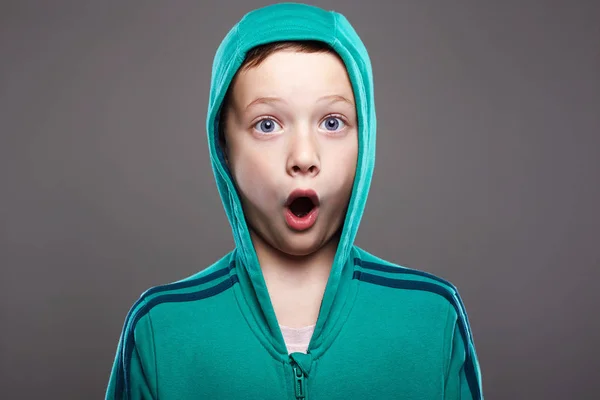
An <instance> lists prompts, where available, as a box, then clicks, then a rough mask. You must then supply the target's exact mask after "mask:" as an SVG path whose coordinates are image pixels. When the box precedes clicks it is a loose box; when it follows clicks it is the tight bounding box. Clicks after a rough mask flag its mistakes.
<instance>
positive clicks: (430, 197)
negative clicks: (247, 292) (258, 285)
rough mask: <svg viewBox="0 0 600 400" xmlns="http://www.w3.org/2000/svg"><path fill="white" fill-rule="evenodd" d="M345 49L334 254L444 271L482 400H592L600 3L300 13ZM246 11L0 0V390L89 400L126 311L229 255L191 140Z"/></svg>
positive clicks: (211, 5)
mask: <svg viewBox="0 0 600 400" xmlns="http://www.w3.org/2000/svg"><path fill="white" fill-rule="evenodd" d="M312 3H313V4H316V5H320V6H322V7H324V8H328V9H335V10H337V11H340V12H342V13H343V14H345V15H346V16H347V17H348V19H349V20H350V21H351V23H352V24H353V25H354V27H355V28H356V30H357V31H358V32H359V34H360V35H361V37H362V39H363V40H364V42H365V44H366V46H367V48H368V49H369V52H370V55H371V58H372V61H373V67H374V73H375V86H376V88H375V89H376V104H377V112H378V124H379V132H378V146H377V151H378V158H377V162H376V168H375V177H374V181H373V185H372V191H371V194H370V197H369V201H368V203H367V204H368V206H367V209H366V212H365V216H364V219H363V221H364V222H363V224H362V226H361V229H360V230H359V235H358V240H357V243H358V244H359V245H360V246H362V247H364V248H365V249H367V250H369V251H371V252H373V253H375V254H377V255H379V256H381V257H383V258H386V259H389V260H391V261H394V262H397V263H400V264H402V265H405V266H409V267H413V268H418V269H423V270H426V271H429V272H433V273H435V274H438V275H440V276H442V277H445V278H447V279H449V280H451V281H452V282H454V283H455V284H456V285H457V286H458V288H459V290H460V293H461V294H462V297H463V299H464V301H465V303H466V306H467V310H468V312H469V316H470V319H471V323H472V329H473V333H474V337H475V341H476V346H477V350H478V353H479V357H480V362H481V368H482V372H483V380H484V388H485V391H484V393H485V394H486V397H487V398H488V399H592V398H598V397H597V396H598V393H599V392H600V379H599V377H598V373H599V372H600V350H599V349H598V347H599V346H600V344H599V343H598V339H600V321H599V320H600V317H599V316H598V315H599V313H600V312H599V311H598V307H599V305H600V294H599V293H600V290H599V289H598V282H599V279H600V255H599V254H600V252H599V247H600V240H599V239H600V212H599V211H598V207H599V205H600V184H599V180H600V161H599V160H600V157H599V153H600V151H599V149H600V23H599V21H600V4H599V3H600V2H597V1H596V2H594V1H566V0H565V1H545V2H542V1H537V2H534V1H493V2H492V1H485V2H482V1H475V0H473V1H459V2H448V1H445V0H444V1H442V0H439V1H401V2H396V3H395V4H393V3H392V2H388V1H368V2H360V1H341V0H340V1H320V2H318V1H313V2H312ZM266 4H268V2H266V1H246V0H244V1H237V2H233V1H218V2H217V1H212V2H207V1H202V2H200V1H170V2H167V1H163V2H158V1H153V2H149V1H148V2H142V1H128V2H123V1H96V2H85V1H83V2H82V1H70V2H69V1H52V2H49V1H48V2H46V1H41V0H40V1H13V2H7V1H3V2H2V3H1V6H0V51H1V53H0V68H1V69H0V95H1V97H0V135H1V136H0V140H1V142H0V190H1V196H0V268H1V269H0V274H1V275H0V388H1V390H0V397H2V398H3V399H21V398H22V399H34V398H36V399H37V398H48V399H76V398H86V399H87V398H90V399H91V398H101V397H103V395H104V389H105V385H106V383H107V381H108V375H109V372H110V368H111V365H112V361H113V357H114V355H115V350H116V346H117V340H118V336H119V332H120V330H121V327H122V324H123V321H124V318H125V315H126V313H127V310H128V308H129V307H130V306H131V304H132V303H133V302H134V301H135V300H136V298H137V297H138V296H139V294H140V293H141V292H142V291H144V290H145V289H146V288H148V287H150V286H153V285H157V284H162V283H167V282H170V281H173V280H177V279H180V278H183V277H185V276H187V275H190V274H192V273H194V272H196V271H198V270H199V269H202V268H204V267H206V266H207V265H209V264H211V263H212V262H213V261H215V260H216V259H218V258H219V257H220V256H222V255H223V254H224V253H226V252H227V251H229V250H230V249H231V247H232V244H233V241H232V238H231V232H230V230H229V226H228V223H227V220H226V218H225V213H224V212H223V209H222V206H221V203H220V200H219V197H218V194H217V190H216V186H215V184H214V180H213V176H212V172H211V169H210V163H209V158H208V150H207V145H206V136H205V135H206V134H205V129H204V123H205V115H206V109H207V100H208V89H209V83H210V68H211V63H212V58H213V56H214V52H215V50H216V48H217V46H218V45H219V43H220V41H221V39H222V38H223V36H224V35H225V34H226V33H227V31H228V30H229V28H230V27H231V26H233V24H235V23H236V22H237V21H238V20H239V18H240V17H241V16H242V15H243V14H244V13H246V12H247V11H249V10H250V9H253V8H256V7H259V6H263V5H266Z"/></svg>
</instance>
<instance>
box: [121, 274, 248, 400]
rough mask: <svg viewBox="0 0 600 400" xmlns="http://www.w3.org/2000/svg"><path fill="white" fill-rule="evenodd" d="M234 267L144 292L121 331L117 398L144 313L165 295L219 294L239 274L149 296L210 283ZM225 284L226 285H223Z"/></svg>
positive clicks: (194, 296)
mask: <svg viewBox="0 0 600 400" xmlns="http://www.w3.org/2000/svg"><path fill="white" fill-rule="evenodd" d="M234 267H235V262H231V263H229V265H228V266H227V267H225V268H221V269H218V270H216V271H214V272H211V273H209V274H206V275H203V276H200V277H198V278H194V279H189V280H184V281H179V282H174V283H169V284H166V285H160V286H155V287H153V288H150V289H148V290H146V291H145V292H144V293H142V295H141V296H140V298H139V299H138V300H137V301H136V302H135V303H134V304H133V306H132V307H131V309H130V310H129V313H128V314H127V317H125V324H124V326H123V331H122V332H121V340H120V343H121V345H122V347H121V349H120V357H121V362H119V364H118V368H117V379H116V384H115V399H120V398H122V393H123V385H124V384H125V382H124V381H125V371H124V368H125V364H127V367H128V366H129V362H130V361H131V353H132V351H133V348H131V349H128V347H127V346H128V343H129V342H131V339H133V332H134V330H135V325H136V324H137V322H138V321H139V319H140V318H141V317H142V316H143V315H145V314H146V313H147V312H148V311H149V310H150V309H151V308H152V307H154V306H155V305H157V304H160V302H159V301H158V299H160V298H162V297H163V296H167V299H166V301H165V302H172V301H177V299H179V298H180V297H178V296H183V297H181V298H182V299H185V298H188V299H189V298H191V299H190V300H187V301H191V300H199V299H201V298H204V297H211V296H214V295H215V294H218V293H220V292H221V291H223V290H226V289H228V288H229V287H231V286H233V284H235V282H237V281H238V278H237V275H233V276H232V277H231V279H229V280H227V281H224V282H221V283H220V284H219V285H216V286H214V287H212V288H209V289H205V290H201V291H199V292H193V293H187V294H179V295H178V294H163V295H161V296H157V297H155V298H153V299H151V300H148V297H150V296H152V295H154V294H159V293H163V292H168V291H174V290H179V289H187V288H191V287H193V286H197V285H202V284H206V283H209V282H211V281H214V280H216V279H219V278H221V277H223V276H225V275H227V274H229V272H230V271H231V270H232V269H233V268H234ZM228 283H230V285H229V286H228V287H224V286H227V284H228ZM223 284H225V285H223ZM221 285H223V286H221ZM213 291H216V293H214V294H210V293H212V292H213ZM203 295H204V297H202V296H203ZM186 296H187V297H186ZM181 301H186V300H181ZM143 302H147V304H146V305H144V306H142V307H140V305H141V304H142V303H143ZM148 304H153V305H152V306H151V307H149V308H148ZM140 313H143V315H140ZM138 315H140V316H139V317H138ZM127 332H129V334H128V335H127ZM126 335H127V336H126ZM126 337H127V340H125V338H126ZM128 353H129V357H127V354H128ZM125 386H126V389H128V387H127V386H128V385H125Z"/></svg>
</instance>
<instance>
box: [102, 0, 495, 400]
mask: <svg viewBox="0 0 600 400" xmlns="http://www.w3.org/2000/svg"><path fill="white" fill-rule="evenodd" d="M288 40H318V41H322V42H325V43H327V44H329V45H330V46H331V47H332V48H333V49H334V50H335V51H336V52H337V53H338V54H339V55H340V57H341V58H342V60H343V62H344V64H345V66H346V69H347V71H348V74H349V77H350V81H351V83H352V88H353V91H354V95H355V102H356V107H357V117H358V135H359V152H358V163H357V170H356V177H355V181H354V186H353V191H352V196H351V199H350V204H349V207H348V212H347V215H346V217H345V221H344V226H343V230H342V234H341V239H340V242H339V245H338V248H337V252H336V255H335V259H334V263H333V266H332V270H331V274H330V277H329V280H328V282H327V287H326V289H325V294H324V297H323V301H322V304H321V308H320V313H319V318H318V320H317V324H316V326H315V331H314V333H313V337H312V339H311V342H310V344H309V348H308V354H301V353H294V354H292V355H291V356H290V355H288V354H287V351H286V346H285V343H284V341H283V337H282V334H281V331H280V329H279V325H278V322H277V319H276V316H275V312H274V310H273V306H272V304H271V301H270V298H269V295H268V291H267V287H266V283H265V280H264V277H263V275H262V271H261V269H260V265H259V262H258V259H257V256H256V252H255V250H254V247H253V245H252V241H251V239H250V235H249V230H248V226H247V224H246V220H245V218H244V213H243V210H242V206H241V203H240V198H239V196H238V193H237V191H236V189H235V186H234V183H233V180H232V176H231V174H230V172H229V170H228V168H227V165H226V163H225V161H224V158H223V153H222V151H221V149H220V147H219V141H218V132H219V129H218V128H219V127H218V124H219V113H220V110H221V106H222V101H223V98H224V96H225V93H226V91H227V89H228V87H229V84H230V83H231V81H232V79H233V77H234V75H235V73H236V71H237V70H238V69H239V67H240V66H241V64H242V62H243V61H244V57H245V55H246V53H247V52H248V51H249V50H250V49H252V48H253V47H255V46H257V45H261V44H265V43H270V42H275V41H288ZM376 123H377V122H376V114H375V102H374V94H373V73H372V69H371V63H370V59H369V55H368V53H367V50H366V48H365V46H364V45H363V43H362V41H361V40H360V38H359V36H358V35H357V33H356V32H355V30H354V29H353V27H352V26H351V24H350V23H349V22H348V20H347V19H346V18H345V17H344V16H343V15H342V14H340V13H337V12H334V11H326V10H323V9H321V8H318V7H314V6H309V5H304V4H299V3H280V4H275V5H271V6H267V7H264V8H261V9H258V10H254V11H251V12H249V13H248V14H246V15H245V16H244V17H243V18H242V19H241V20H240V21H239V23H237V24H236V25H235V26H234V27H233V28H232V29H231V30H230V31H229V33H228V34H227V35H226V37H225V39H224V40H223V41H222V43H221V45H220V46H219V48H218V50H217V53H216V56H215V59H214V63H213V69H212V76H211V88H210V97H209V107H208V116H207V122H206V129H207V135H208V143H209V151H210V157H211V163H212V169H213V172H214V175H215V179H216V183H217V188H218V191H219V194H220V196H221V200H222V202H223V205H224V208H225V212H226V214H227V217H228V219H229V222H230V224H231V228H232V231H233V236H234V240H235V249H234V250H233V251H232V252H231V253H229V254H227V255H225V256H224V257H223V258H222V259H221V260H219V261H218V262H216V263H214V264H213V265H211V266H209V267H208V268H206V269H204V270H202V271H201V272H198V273H197V274H195V275H193V276H190V277H188V278H186V279H184V280H182V281H179V282H175V283H172V284H168V285H164V286H159V287H155V288H151V289H149V290H148V291H146V292H145V293H144V294H142V296H140V299H139V300H138V301H137V302H136V303H135V304H134V305H133V306H132V307H131V309H130V312H129V314H128V316H127V318H126V321H125V324H124V327H123V331H122V334H121V337H120V340H119V345H118V349H117V354H116V357H115V361H114V364H113V368H112V372H111V376H110V380H109V384H108V387H107V391H106V399H141V398H153V399H158V398H160V399H192V398H193V399H247V398H252V399H254V398H256V399H286V398H290V399H311V400H312V399H348V398H356V399H396V398H407V399H408V398H410V399H417V398H418V399H481V398H483V396H482V390H481V374H480V369H479V363H478V360H477V355H476V352H475V347H474V342H473V337H472V333H471V329H470V325H469V322H468V318H467V314H466V311H465V308H464V306H463V304H462V301H461V299H460V296H459V294H458V292H457V290H456V288H455V287H454V286H452V285H451V284H450V283H449V282H446V281H444V280H442V279H439V278H438V277H435V276H433V275H431V274H427V273H423V272H420V271H416V270H412V269H408V268H404V267H401V266H398V265H395V264H393V263H390V262H387V261H385V260H382V259H380V258H377V257H375V256H374V255H371V254H369V253H367V252H366V251H364V250H362V249H360V248H358V247H357V246H355V245H354V239H355V237H356V233H357V230H358V226H359V223H360V220H361V217H362V215H363V210H364V208H365V203H366V200H367V196H368V192H369V187H370V183H371V179H372V175H373V168H374V164H375V133H376V130H377V129H376V128H377V125H376Z"/></svg>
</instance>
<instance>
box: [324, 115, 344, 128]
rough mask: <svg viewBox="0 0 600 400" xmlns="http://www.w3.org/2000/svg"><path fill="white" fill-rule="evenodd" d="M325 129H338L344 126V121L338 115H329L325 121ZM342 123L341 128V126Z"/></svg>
mask: <svg viewBox="0 0 600 400" xmlns="http://www.w3.org/2000/svg"><path fill="white" fill-rule="evenodd" d="M323 124H324V126H325V129H326V130H328V131H337V130H339V129H341V128H343V127H344V121H342V119H341V118H338V117H327V119H326V120H325V121H323ZM340 125H341V128H340Z"/></svg>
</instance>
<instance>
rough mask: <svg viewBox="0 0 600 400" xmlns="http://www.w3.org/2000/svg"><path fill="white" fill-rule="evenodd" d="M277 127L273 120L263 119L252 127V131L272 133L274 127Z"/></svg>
mask: <svg viewBox="0 0 600 400" xmlns="http://www.w3.org/2000/svg"><path fill="white" fill-rule="evenodd" d="M278 125H279V124H278V123H277V122H275V121H274V120H273V119H271V118H264V119H261V120H260V121H258V122H257V123H256V124H255V125H254V129H256V130H257V131H259V132H261V133H273V132H274V131H275V126H278Z"/></svg>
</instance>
